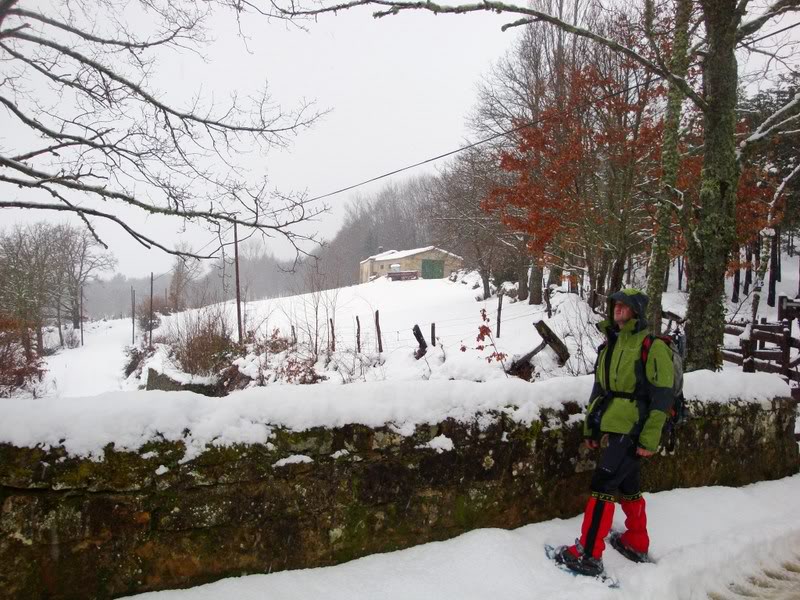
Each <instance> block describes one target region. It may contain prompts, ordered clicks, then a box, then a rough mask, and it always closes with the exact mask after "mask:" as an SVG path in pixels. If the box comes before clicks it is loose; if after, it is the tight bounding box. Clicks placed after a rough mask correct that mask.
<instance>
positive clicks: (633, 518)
mask: <svg viewBox="0 0 800 600" xmlns="http://www.w3.org/2000/svg"><path fill="white" fill-rule="evenodd" d="M620 506H621V507H622V511H623V512H624V513H625V529H626V531H625V533H623V534H622V535H621V536H620V538H619V542H620V544H621V545H622V546H623V547H626V548H629V549H630V550H632V551H633V552H634V553H636V554H638V555H642V556H647V551H648V549H649V548H650V537H649V536H648V535H647V513H646V511H645V501H644V498H642V496H641V494H637V495H636V496H623V498H622V500H621V501H620ZM620 552H621V551H620Z"/></svg>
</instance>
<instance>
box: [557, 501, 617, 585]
mask: <svg viewBox="0 0 800 600" xmlns="http://www.w3.org/2000/svg"><path fill="white" fill-rule="evenodd" d="M598 496H602V498H601V497H598ZM613 520H614V500H613V497H611V496H607V495H605V494H593V495H592V497H591V498H589V502H587V503H586V510H585V511H584V513H583V525H581V538H580V540H577V541H576V543H575V544H574V545H572V546H564V549H563V552H561V554H563V555H564V561H563V562H562V564H564V565H565V566H566V567H568V568H570V569H572V567H571V566H570V562H568V561H571V562H573V563H574V562H575V561H578V560H581V559H583V558H590V559H594V560H596V561H599V562H600V568H601V571H602V561H601V559H602V558H603V550H605V548H606V544H605V542H604V541H603V540H604V538H605V537H606V536H607V535H608V532H609V531H610V530H611V522H612V521H613ZM567 554H569V555H570V556H567ZM573 570H574V571H576V572H581V571H578V570H577V569H573Z"/></svg>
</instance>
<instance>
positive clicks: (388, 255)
mask: <svg viewBox="0 0 800 600" xmlns="http://www.w3.org/2000/svg"><path fill="white" fill-rule="evenodd" d="M430 250H436V251H437V252H441V253H442V254H447V255H448V256H452V257H453V258H457V259H458V260H463V259H462V258H461V257H460V256H458V255H457V254H453V253H452V252H448V251H447V250H442V249H441V248H437V247H436V246H425V247H424V248H414V249H413V250H400V251H397V250H388V251H386V252H381V253H380V254H375V255H374V256H370V257H368V258H365V259H364V260H362V261H361V263H360V264H362V265H363V264H364V263H365V262H369V261H371V260H377V261H382V260H400V259H401V258H408V257H409V256H414V255H415V254H422V253H423V252H429V251H430Z"/></svg>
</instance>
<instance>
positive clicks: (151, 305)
mask: <svg viewBox="0 0 800 600" xmlns="http://www.w3.org/2000/svg"><path fill="white" fill-rule="evenodd" d="M149 347H150V348H152V347H153V272H152V271H150V343H149Z"/></svg>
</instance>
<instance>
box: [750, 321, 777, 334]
mask: <svg viewBox="0 0 800 600" xmlns="http://www.w3.org/2000/svg"><path fill="white" fill-rule="evenodd" d="M753 330H754V331H776V332H780V331H783V323H756V324H755V325H754V326H753Z"/></svg>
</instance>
